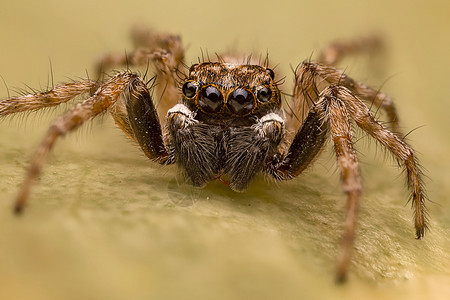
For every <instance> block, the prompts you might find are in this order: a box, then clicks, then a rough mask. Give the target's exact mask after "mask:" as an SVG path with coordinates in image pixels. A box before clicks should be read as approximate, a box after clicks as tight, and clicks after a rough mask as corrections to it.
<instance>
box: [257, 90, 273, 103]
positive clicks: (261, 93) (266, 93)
mask: <svg viewBox="0 0 450 300" xmlns="http://www.w3.org/2000/svg"><path fill="white" fill-rule="evenodd" d="M257 95H258V96H257V97H258V100H259V101H261V102H263V103H266V102H268V101H269V100H270V99H272V90H271V89H269V88H268V87H267V86H263V87H261V88H260V89H259V90H258V93H257Z"/></svg>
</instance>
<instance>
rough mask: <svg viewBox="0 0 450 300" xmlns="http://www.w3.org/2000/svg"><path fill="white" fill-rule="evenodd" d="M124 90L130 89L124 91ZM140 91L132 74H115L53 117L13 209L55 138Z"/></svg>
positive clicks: (19, 205) (27, 190)
mask: <svg viewBox="0 0 450 300" xmlns="http://www.w3.org/2000/svg"><path fill="white" fill-rule="evenodd" d="M128 90H130V91H131V92H128ZM133 91H134V92H133ZM139 91H140V92H139ZM143 93H144V94H145V93H148V91H147V89H146V86H145V83H144V82H143V81H142V80H141V79H140V78H139V77H138V76H137V75H136V74H132V73H128V72H124V73H119V74H117V75H115V76H114V77H112V78H111V79H109V80H108V81H107V82H105V83H104V84H103V85H102V86H100V88H99V89H98V90H97V91H96V92H95V93H94V95H93V96H92V97H90V98H88V99H86V100H85V101H83V102H82V103H79V104H78V105H76V106H75V107H74V108H72V109H71V110H69V111H68V112H66V113H65V114H64V115H62V116H61V117H59V118H58V119H56V120H55V121H54V122H53V123H52V125H51V126H50V128H49V129H48V131H47V133H46V134H45V137H44V139H43V140H42V142H41V144H40V145H39V147H38V148H37V150H36V152H35V153H34V156H33V157H32V160H31V165H30V167H29V169H28V172H27V174H26V177H25V180H24V182H23V183H22V186H21V188H20V190H19V195H18V196H17V198H16V202H15V212H16V213H20V212H22V210H23V208H24V206H25V204H26V201H27V199H28V197H29V193H30V189H31V186H32V184H33V182H34V181H35V180H36V178H37V177H38V176H39V174H40V172H41V169H42V165H43V163H44V161H45V159H46V157H47V156H48V154H49V152H50V151H51V150H52V148H53V146H54V144H55V142H56V141H57V139H58V138H59V137H61V136H64V135H65V134H67V133H68V132H70V131H73V130H75V129H77V128H78V127H80V126H81V125H82V124H84V123H85V122H86V121H88V120H90V119H92V118H94V117H96V116H97V115H99V114H101V113H102V112H104V111H106V110H107V109H108V108H109V107H110V106H111V105H113V104H114V103H115V102H116V100H117V99H118V98H119V97H121V96H123V95H125V96H126V95H129V97H130V98H133V97H140V96H142V94H143ZM150 148H151V147H150ZM154 148H155V149H158V150H156V152H158V151H160V150H159V148H157V147H154ZM162 154H164V153H162Z"/></svg>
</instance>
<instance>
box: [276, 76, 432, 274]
mask: <svg viewBox="0 0 450 300" xmlns="http://www.w3.org/2000/svg"><path fill="white" fill-rule="evenodd" d="M350 120H354V121H355V123H356V124H357V125H358V126H359V127H360V128H362V129H363V130H365V131H366V132H367V133H368V134H370V135H371V136H372V137H374V138H375V139H376V140H377V141H378V142H380V143H381V144H382V145H383V146H385V147H386V148H387V149H388V150H389V151H390V152H391V153H392V154H393V155H394V156H395V158H396V159H397V160H398V162H399V164H403V165H404V168H405V169H406V172H407V180H408V186H409V188H410V189H411V191H412V204H413V208H414V220H415V228H416V236H417V238H418V239H419V238H421V237H422V236H423V234H424V230H425V229H426V226H427V225H426V218H425V206H424V200H425V196H424V190H423V182H422V179H421V172H420V167H419V165H418V163H417V161H416V158H415V155H414V151H413V150H412V148H411V147H410V146H408V145H407V144H406V143H405V142H403V141H402V140H401V139H400V138H399V137H398V136H396V135H395V134H393V133H392V132H390V131H389V130H388V129H387V128H386V127H384V126H383V125H381V124H380V123H379V122H378V121H376V120H375V119H374V117H373V116H372V115H371V113H370V111H369V109H368V107H367V106H366V105H365V104H364V103H363V102H362V101H361V100H359V99H358V98H357V97H356V96H355V95H354V94H353V93H352V92H351V91H350V90H349V89H347V88H346V87H344V86H339V85H330V86H328V87H327V88H325V89H324V90H323V91H322V92H320V94H319V99H318V100H317V102H315V103H314V105H313V107H312V108H311V111H310V112H309V114H308V116H307V117H306V120H305V122H304V124H303V126H302V128H301V129H300V131H299V132H298V133H297V135H296V137H295V138H294V141H293V143H292V144H291V146H290V148H289V152H288V154H287V155H286V157H285V158H284V160H283V161H282V162H281V163H278V164H276V165H274V166H276V168H275V170H274V171H273V174H275V175H276V177H277V178H280V179H286V178H290V177H292V176H296V175H298V174H300V173H301V172H302V171H303V170H304V169H305V168H306V167H307V165H308V164H309V163H310V162H311V161H312V160H313V158H314V157H315V156H316V155H317V153H318V152H319V150H318V149H317V147H321V146H322V144H323V143H324V141H325V138H326V134H327V132H328V130H330V132H331V137H332V140H333V142H334V148H335V152H336V156H337V161H338V166H339V168H340V173H341V179H342V182H343V184H344V191H345V193H346V194H347V208H346V218H345V224H344V234H343V246H342V251H341V256H340V257H339V261H338V269H337V280H338V281H344V280H345V278H346V275H347V270H348V266H349V262H350V255H351V252H352V247H353V241H354V238H355V229H356V220H357V218H356V217H357V212H358V207H359V202H360V198H361V192H362V187H361V178H360V171H359V167H358V161H357V158H356V152H355V149H354V148H353V141H352V140H353V130H352V126H351V123H350ZM302 140H304V141H305V142H303V143H299V141H302ZM303 144H305V145H306V146H303Z"/></svg>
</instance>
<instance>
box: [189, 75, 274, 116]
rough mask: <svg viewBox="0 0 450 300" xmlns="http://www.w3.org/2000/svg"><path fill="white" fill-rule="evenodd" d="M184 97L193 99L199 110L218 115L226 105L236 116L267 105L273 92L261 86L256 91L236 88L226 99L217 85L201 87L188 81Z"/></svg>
mask: <svg viewBox="0 0 450 300" xmlns="http://www.w3.org/2000/svg"><path fill="white" fill-rule="evenodd" d="M182 92H183V95H184V96H185V97H186V98H187V99H193V100H195V102H196V103H197V105H198V106H199V108H200V109H201V110H202V111H204V112H206V113H217V112H219V111H220V110H221V109H222V107H223V106H224V105H226V106H227V108H228V109H229V111H230V112H231V113H232V114H235V115H246V114H249V113H251V112H252V111H253V110H254V108H256V106H257V105H258V102H259V103H261V104H264V103H267V102H269V101H270V100H271V99H272V90H271V89H270V86H268V85H260V86H257V87H256V88H254V89H249V88H245V87H236V88H235V89H234V90H232V91H230V92H229V93H228V94H227V95H226V101H224V100H225V97H224V95H223V93H222V91H221V90H220V89H219V87H218V86H216V85H215V84H205V85H201V84H200V83H198V82H196V81H188V82H186V83H185V84H184V85H183V88H182Z"/></svg>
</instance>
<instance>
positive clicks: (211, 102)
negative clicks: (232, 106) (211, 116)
mask: <svg viewBox="0 0 450 300" xmlns="http://www.w3.org/2000/svg"><path fill="white" fill-rule="evenodd" d="M222 104H223V96H222V93H221V92H220V91H219V90H218V89H217V88H216V87H215V86H212V85H209V86H205V87H203V88H202V90H201V91H200V98H199V99H198V105H199V106H200V108H201V109H202V110H203V111H204V112H207V113H216V112H218V111H219V110H220V109H221V108H222Z"/></svg>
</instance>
